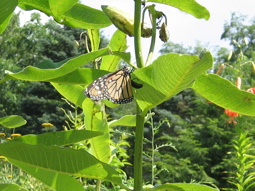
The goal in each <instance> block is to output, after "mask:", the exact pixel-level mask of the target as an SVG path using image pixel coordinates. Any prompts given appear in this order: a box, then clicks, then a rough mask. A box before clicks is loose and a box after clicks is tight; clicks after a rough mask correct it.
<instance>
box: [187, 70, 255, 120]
mask: <svg viewBox="0 0 255 191" xmlns="http://www.w3.org/2000/svg"><path fill="white" fill-rule="evenodd" d="M192 88H193V89H194V90H195V91H197V92H198V93H199V94H201V95H202V96H204V97H205V98H206V99H208V100H209V101H211V102H212V103H214V104H216V105H219V106H221V107H223V108H226V109H229V110H232V111H235V112H238V113H240V114H244V115H250V116H255V95H254V94H252V93H249V92H245V91H242V90H239V89H238V88H237V87H236V86H234V85H233V84H231V83H230V82H229V81H228V80H226V79H223V78H221V77H220V76H218V75H214V74H209V75H201V76H199V77H198V78H197V79H196V80H195V82H194V83H193V85H192Z"/></svg>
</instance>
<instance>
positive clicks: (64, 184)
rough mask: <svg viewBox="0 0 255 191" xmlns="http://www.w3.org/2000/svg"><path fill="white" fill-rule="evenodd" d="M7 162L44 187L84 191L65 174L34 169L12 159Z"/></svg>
mask: <svg viewBox="0 0 255 191" xmlns="http://www.w3.org/2000/svg"><path fill="white" fill-rule="evenodd" d="M9 162H11V163H12V164H14V165H15V166H17V167H19V168H20V169H22V170H24V171H25V172H27V173H28V174H30V175H32V176H33V177H35V178H37V179H38V180H40V181H41V182H43V183H45V184H46V185H48V186H50V187H51V188H53V189H55V190H56V191H69V190H77V191H84V188H83V186H82V184H81V183H80V182H78V181H77V180H75V179H74V178H73V177H71V176H69V175H67V174H62V173H57V172H53V171H50V170H47V169H43V168H35V167H34V166H33V165H29V164H26V163H23V162H20V161H16V160H12V159H9Z"/></svg>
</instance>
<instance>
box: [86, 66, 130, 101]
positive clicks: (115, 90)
mask: <svg viewBox="0 0 255 191" xmlns="http://www.w3.org/2000/svg"><path fill="white" fill-rule="evenodd" d="M130 73H131V72H130V71H129V70H128V68H127V67H123V68H122V69H120V70H118V71H116V72H112V73H109V74H106V75H104V76H101V77H100V78H98V79H97V80H95V81H94V82H92V83H91V84H90V85H89V86H88V87H87V88H86V89H85V91H84V94H85V95H86V96H87V97H89V98H90V99H92V100H94V101H99V100H102V99H108V100H110V101H111V102H113V103H116V104H125V103H129V102H131V101H132V100H133V98H134V96H133V92H132V82H131V77H130Z"/></svg>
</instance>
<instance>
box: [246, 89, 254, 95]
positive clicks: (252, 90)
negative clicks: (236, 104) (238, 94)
mask: <svg viewBox="0 0 255 191" xmlns="http://www.w3.org/2000/svg"><path fill="white" fill-rule="evenodd" d="M247 92H250V93H253V94H255V88H249V89H248V90H247Z"/></svg>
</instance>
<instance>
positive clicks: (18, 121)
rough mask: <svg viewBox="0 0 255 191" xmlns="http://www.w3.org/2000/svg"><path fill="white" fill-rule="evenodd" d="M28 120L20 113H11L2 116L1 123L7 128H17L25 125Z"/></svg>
mask: <svg viewBox="0 0 255 191" xmlns="http://www.w3.org/2000/svg"><path fill="white" fill-rule="evenodd" d="M26 123H27V121H26V120H25V119H23V118H22V117H21V116H18V115H10V116H6V117H1V118H0V125H2V126H4V127H7V128H15V127H20V126H22V125H25V124H26Z"/></svg>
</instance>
